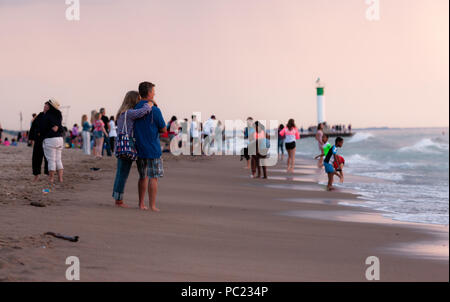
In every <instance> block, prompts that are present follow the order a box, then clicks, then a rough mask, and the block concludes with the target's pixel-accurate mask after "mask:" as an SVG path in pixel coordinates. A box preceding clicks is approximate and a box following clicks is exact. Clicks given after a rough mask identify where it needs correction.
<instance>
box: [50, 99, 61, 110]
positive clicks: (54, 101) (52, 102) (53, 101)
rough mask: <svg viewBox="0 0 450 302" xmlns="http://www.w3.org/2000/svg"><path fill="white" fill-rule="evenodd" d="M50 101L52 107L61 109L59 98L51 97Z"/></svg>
mask: <svg viewBox="0 0 450 302" xmlns="http://www.w3.org/2000/svg"><path fill="white" fill-rule="evenodd" d="M48 103H49V104H50V105H51V106H52V107H54V108H55V109H58V110H59V106H60V105H59V102H58V101H57V100H55V99H50V100H48Z"/></svg>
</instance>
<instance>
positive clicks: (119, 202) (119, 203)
mask: <svg viewBox="0 0 450 302" xmlns="http://www.w3.org/2000/svg"><path fill="white" fill-rule="evenodd" d="M116 207H119V208H128V205H127V204H125V203H124V202H123V201H119V200H116Z"/></svg>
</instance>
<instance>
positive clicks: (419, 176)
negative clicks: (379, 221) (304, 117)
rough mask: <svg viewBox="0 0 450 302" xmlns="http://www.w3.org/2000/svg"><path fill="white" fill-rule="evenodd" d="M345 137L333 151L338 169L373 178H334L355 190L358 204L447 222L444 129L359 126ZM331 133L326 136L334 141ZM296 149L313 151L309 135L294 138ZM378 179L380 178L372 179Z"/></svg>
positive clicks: (388, 213)
mask: <svg viewBox="0 0 450 302" xmlns="http://www.w3.org/2000/svg"><path fill="white" fill-rule="evenodd" d="M355 132H356V134H355V135H354V136H353V137H348V138H345V141H344V146H343V148H342V149H339V151H338V154H340V155H342V156H343V157H344V158H345V168H344V172H346V173H350V174H353V175H360V176H365V177H371V178H373V179H374V181H373V182H370V181H368V182H367V181H365V182H361V183H352V182H345V183H344V184H337V186H342V187H344V188H349V189H353V190H355V191H357V192H359V193H360V194H361V195H362V196H363V199H365V200H366V201H365V202H364V203H363V205H364V206H367V207H370V208H373V209H376V210H382V211H384V212H385V213H386V214H385V216H388V217H391V218H392V219H396V220H401V221H409V222H419V223H431V224H441V225H448V222H449V211H448V208H449V129H448V128H426V129H364V130H355ZM334 139H335V138H330V143H332V144H333V143H334ZM297 154H299V155H301V156H306V157H310V158H312V157H313V156H315V155H317V154H318V147H317V142H316V140H315V139H314V138H304V139H300V140H299V141H298V142H297ZM376 180H381V181H376Z"/></svg>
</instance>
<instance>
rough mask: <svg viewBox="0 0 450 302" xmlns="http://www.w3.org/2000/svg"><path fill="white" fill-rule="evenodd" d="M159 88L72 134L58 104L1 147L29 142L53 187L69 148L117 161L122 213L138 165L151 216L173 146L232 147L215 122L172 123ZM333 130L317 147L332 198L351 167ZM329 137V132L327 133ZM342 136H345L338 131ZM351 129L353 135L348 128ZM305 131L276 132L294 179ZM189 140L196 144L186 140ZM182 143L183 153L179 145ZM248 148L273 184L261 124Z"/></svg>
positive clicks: (84, 120)
mask: <svg viewBox="0 0 450 302" xmlns="http://www.w3.org/2000/svg"><path fill="white" fill-rule="evenodd" d="M154 95H155V85H154V84H152V83H150V82H142V83H140V84H139V87H138V91H129V92H128V93H127V94H126V95H125V97H124V100H123V102H122V105H121V106H120V108H119V110H118V112H117V114H116V115H115V116H110V117H109V118H108V116H107V115H106V110H105V108H100V110H99V111H95V110H93V111H91V114H90V118H89V117H88V115H87V114H84V115H83V116H82V117H81V124H80V125H81V128H80V127H79V126H78V124H74V125H73V127H72V128H71V129H70V130H68V129H67V128H66V127H64V126H63V124H62V114H61V111H60V110H59V109H60V104H59V102H58V101H57V100H55V99H50V100H48V101H46V102H45V103H44V107H43V110H42V112H40V113H39V114H33V119H32V121H31V126H30V130H29V131H27V132H25V133H19V136H18V138H17V140H16V139H15V138H14V139H12V141H11V142H10V141H9V139H8V138H5V139H4V140H3V141H2V132H3V129H2V128H1V125H0V142H1V143H2V144H4V145H8V146H9V145H12V146H14V145H17V142H18V141H22V142H28V144H29V146H32V147H33V155H32V172H33V175H34V181H37V180H39V175H41V170H42V163H43V162H44V174H46V175H48V178H49V182H50V183H51V184H53V183H54V178H55V176H57V178H58V180H59V182H63V171H64V167H63V163H62V156H61V154H62V151H63V149H64V148H80V149H82V150H83V153H84V154H86V155H91V154H92V155H93V156H94V157H95V158H97V159H101V158H102V156H103V155H104V153H105V152H106V155H107V156H112V155H113V154H114V155H115V156H116V157H117V168H116V175H115V180H114V187H113V193H112V197H113V198H114V201H115V204H116V206H118V207H128V205H127V204H126V203H125V202H124V191H125V185H126V182H127V179H128V175H129V173H130V169H131V166H132V164H133V162H136V166H137V170H138V173H139V181H138V195H139V208H140V209H142V210H148V209H149V208H148V207H146V206H145V195H146V192H148V196H149V205H150V209H151V210H152V211H156V212H157V211H159V209H158V208H157V207H156V194H157V191H158V179H159V178H161V177H162V176H163V175H164V168H163V162H162V159H161V155H162V152H167V151H170V148H171V145H172V146H178V147H181V144H183V143H189V147H188V150H189V154H191V155H202V154H208V155H209V154H210V149H211V148H212V147H213V146H215V145H216V147H217V148H222V147H223V143H224V141H226V135H225V128H224V127H223V125H222V123H221V121H219V120H217V119H216V116H215V115H211V116H210V118H209V119H208V120H207V121H205V122H204V123H201V122H200V121H198V119H197V116H196V115H192V116H191V120H190V121H189V120H188V119H187V118H184V119H183V120H181V121H179V120H178V119H177V117H176V116H172V117H171V118H170V120H169V121H168V122H167V123H166V122H165V120H164V118H163V116H162V113H161V110H160V109H159V107H158V105H157V104H156V102H155V100H154ZM325 128H326V124H324V123H321V124H319V125H318V126H317V131H316V132H317V133H316V140H317V142H318V148H319V152H320V154H319V155H318V156H317V157H316V158H317V159H318V167H320V168H322V167H324V169H325V172H326V173H327V174H328V179H329V181H328V185H327V188H328V190H333V186H332V184H333V178H334V176H338V177H339V178H340V179H341V181H343V179H344V174H343V171H342V168H343V165H344V163H345V161H344V159H343V158H342V157H341V156H339V155H337V148H341V147H342V145H343V139H342V138H341V137H338V138H337V139H336V141H335V144H334V145H333V146H332V145H330V144H329V143H328V135H327V134H325V133H324V129H325ZM328 129H329V128H328ZM336 129H337V131H341V130H342V129H341V128H336ZM347 129H349V130H350V129H351V126H349V127H348V128H347ZM302 130H303V129H300V130H299V128H298V127H297V126H296V123H295V121H294V119H289V121H288V122H287V124H286V125H283V124H282V125H280V126H279V128H278V131H277V135H278V137H277V138H278V146H277V153H278V158H279V159H281V160H283V159H284V153H285V151H286V153H287V161H286V163H287V170H286V172H287V173H293V172H294V168H295V154H296V148H297V146H296V142H297V141H298V140H299V139H300V133H302ZM187 137H189V138H187ZM174 139H177V140H176V142H177V143H176V145H173V144H172V142H173V140H174ZM244 143H245V145H244V148H243V149H242V150H241V160H243V159H245V160H246V162H247V164H246V168H247V169H250V170H251V177H252V178H261V177H262V178H264V179H266V178H267V167H266V164H265V160H266V158H267V156H268V153H269V149H270V134H269V133H268V131H266V128H265V126H264V124H263V123H262V122H261V121H254V120H253V118H251V117H249V118H247V123H246V127H245V129H244Z"/></svg>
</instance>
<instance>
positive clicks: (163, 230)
mask: <svg viewBox="0 0 450 302" xmlns="http://www.w3.org/2000/svg"><path fill="white" fill-rule="evenodd" d="M163 158H164V165H165V176H164V178H163V179H161V181H160V183H159V193H158V199H157V205H158V207H159V208H160V209H161V212H160V213H153V212H146V211H140V210H138V209H137V204H138V196H137V179H138V174H137V171H136V168H135V165H133V166H134V167H133V169H132V173H131V175H130V178H129V179H128V183H127V187H126V192H125V201H126V202H127V203H128V204H129V205H130V206H131V208H129V209H120V208H116V207H114V206H113V200H112V197H111V193H112V186H113V181H114V173H115V165H116V159H115V158H114V157H112V158H104V159H102V160H95V159H93V158H92V157H88V156H84V155H83V154H82V152H81V151H80V150H64V152H63V162H64V165H65V183H64V184H56V186H55V188H54V190H52V192H50V193H49V194H47V195H43V193H42V189H45V188H47V187H48V186H47V181H46V179H45V178H42V179H41V181H40V182H38V183H32V182H31V179H32V175H31V148H28V147H26V146H25V145H23V144H21V145H20V146H19V147H17V148H12V147H4V146H0V162H1V171H2V173H1V174H0V229H1V232H0V280H2V281H66V279H65V271H66V268H67V265H66V264H65V261H66V258H67V257H69V256H77V257H79V259H80V265H81V272H80V274H81V281H366V278H365V271H366V268H367V267H368V265H366V264H365V260H366V258H367V257H369V256H376V257H378V258H379V259H380V277H381V281H447V282H448V280H449V262H448V248H449V246H448V226H438V225H434V226H432V225H424V224H413V223H402V222H397V221H393V220H390V219H388V218H384V217H383V216H382V215H381V213H377V212H375V211H371V210H368V209H365V208H362V207H355V206H346V205H341V204H340V203H341V202H343V203H349V204H352V203H354V204H356V203H361V202H363V201H362V200H361V199H358V198H357V195H355V194H353V193H352V192H343V191H336V192H326V191H325V188H324V186H323V185H319V184H317V181H318V180H320V179H321V177H323V176H324V175H322V174H323V173H320V175H321V176H318V173H317V172H318V171H317V169H316V168H315V166H314V164H313V162H312V161H309V160H307V159H298V160H297V162H296V169H295V171H294V172H295V173H294V175H293V176H292V177H286V173H285V172H284V163H279V164H278V165H277V166H276V167H270V168H269V169H268V171H269V179H268V180H262V179H251V178H250V177H249V175H250V172H249V171H248V170H245V169H244V168H243V166H244V163H243V162H239V158H238V157H231V156H222V157H174V156H172V155H170V154H164V155H163ZM94 167H95V168H100V170H98V171H92V170H91V168H94ZM349 177H351V176H349ZM30 202H40V203H42V204H44V205H46V206H45V207H35V206H31V205H30ZM147 202H148V201H147ZM49 231H51V232H57V233H61V234H65V235H70V236H75V235H77V236H79V238H80V240H79V242H75V243H72V242H68V241H64V240H60V239H56V238H53V237H50V236H46V235H44V233H46V232H49Z"/></svg>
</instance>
